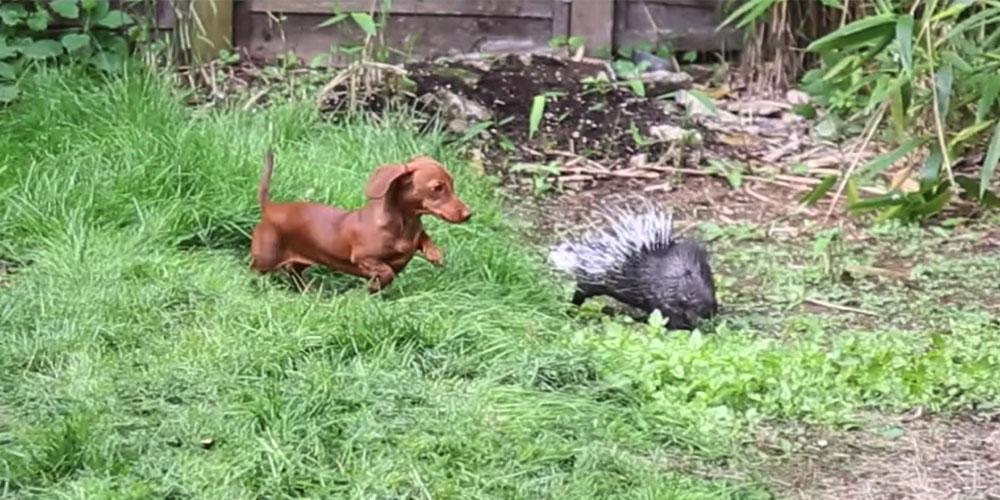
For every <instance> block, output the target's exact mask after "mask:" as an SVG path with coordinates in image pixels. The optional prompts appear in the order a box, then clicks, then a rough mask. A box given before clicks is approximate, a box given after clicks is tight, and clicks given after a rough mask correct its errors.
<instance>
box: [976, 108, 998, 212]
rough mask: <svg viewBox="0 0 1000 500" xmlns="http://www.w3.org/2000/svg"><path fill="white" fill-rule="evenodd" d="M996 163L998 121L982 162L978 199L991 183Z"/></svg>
mask: <svg viewBox="0 0 1000 500" xmlns="http://www.w3.org/2000/svg"><path fill="white" fill-rule="evenodd" d="M997 162H1000V120H998V121H997V126H996V128H994V129H993V139H992V140H990V147H989V149H987V150H986V160H985V161H984V162H983V172H982V174H981V175H980V178H979V197H980V198H982V197H983V196H984V195H985V194H986V191H987V190H988V189H989V188H990V184H991V183H992V182H993V174H994V173H996V169H997Z"/></svg>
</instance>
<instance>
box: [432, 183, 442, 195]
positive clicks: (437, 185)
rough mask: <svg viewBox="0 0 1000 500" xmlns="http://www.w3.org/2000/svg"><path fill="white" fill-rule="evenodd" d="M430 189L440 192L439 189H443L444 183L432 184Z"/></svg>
mask: <svg viewBox="0 0 1000 500" xmlns="http://www.w3.org/2000/svg"><path fill="white" fill-rule="evenodd" d="M431 189H432V190H433V191H434V192H435V193H440V192H441V190H442V189H444V184H435V185H434V187H432V188H431Z"/></svg>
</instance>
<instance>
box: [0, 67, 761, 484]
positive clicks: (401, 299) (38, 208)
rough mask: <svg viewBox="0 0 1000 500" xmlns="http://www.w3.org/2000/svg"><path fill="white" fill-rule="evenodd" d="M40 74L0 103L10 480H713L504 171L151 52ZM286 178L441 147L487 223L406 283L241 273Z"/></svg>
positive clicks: (297, 179) (458, 238) (3, 382)
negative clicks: (593, 346) (660, 413)
mask: <svg viewBox="0 0 1000 500" xmlns="http://www.w3.org/2000/svg"><path fill="white" fill-rule="evenodd" d="M31 78H32V79H31V80H30V81H28V82H26V85H24V88H25V89H26V92H25V94H26V95H25V96H24V98H23V99H22V100H21V101H20V102H18V103H17V104H16V105H13V106H10V107H7V108H4V109H2V110H0V194H2V198H0V258H4V259H6V260H11V261H20V262H29V261H30V264H28V265H24V266H22V267H20V268H19V269H18V270H17V271H16V272H14V273H9V274H4V275H0V496H4V495H11V496H12V497H15V498H213V499H222V498H234V499H235V498H304V497H308V498H347V497H356V498H463V499H468V498H525V499H529V498H530V499H534V498H608V497H615V496H617V497H630V498H720V497H729V496H733V495H738V496H744V495H752V494H754V492H755V491H758V490H757V489H755V487H749V486H745V485H744V486H734V485H730V484H727V483H725V482H721V481H714V482H713V481H703V480H699V479H695V478H692V477H688V476H685V475H684V474H681V473H678V472H673V470H674V468H673V464H672V463H670V462H667V461H663V460H657V459H655V458H654V457H655V456H656V455H657V453H658V452H657V450H659V449H661V448H663V447H664V446H669V445H671V443H673V442H674V441H675V439H674V436H672V435H671V429H670V427H669V425H666V426H664V425H662V424H661V425H659V426H653V425H651V423H650V422H648V421H647V420H646V419H645V417H644V416H643V415H642V413H641V409H640V405H639V404H638V402H637V401H636V399H635V397H634V395H633V394H632V393H630V392H629V391H627V390H624V389H618V388H614V387H611V386H610V385H609V384H608V383H606V382H604V381H602V378H601V377H599V376H598V375H597V371H598V370H597V367H595V366H594V363H593V361H592V360H591V359H590V358H589V357H588V356H587V355H586V354H584V353H583V349H574V348H572V347H570V343H569V342H568V341H567V339H568V338H569V337H570V336H571V335H572V333H573V332H574V331H575V330H576V329H578V327H579V325H575V324H574V323H573V320H571V319H570V318H569V317H568V316H567V314H566V308H565V296H564V294H563V293H562V291H561V290H560V289H559V288H557V285H556V282H555V281H554V280H552V279H550V277H549V275H548V274H547V273H546V272H545V270H544V267H543V266H542V263H541V260H540V258H539V257H538V255H537V253H538V252H537V251H532V250H531V249H530V248H528V247H527V246H526V245H525V244H523V243H521V242H520V239H519V236H518V235H517V232H516V230H515V229H514V225H513V224H512V223H511V222H510V221H509V220H508V216H507V215H505V214H504V213H503V212H502V211H501V210H500V208H499V203H498V202H497V199H496V198H495V196H494V187H493V185H491V183H490V182H489V181H488V180H486V179H485V178H483V177H481V176H480V175H478V174H477V173H476V172H475V171H473V170H472V169H470V168H469V167H468V166H467V165H466V164H465V163H463V162H462V161H459V160H458V159H457V158H456V155H455V152H454V151H453V150H452V149H449V148H448V147H443V146H442V141H443V137H442V136H439V135H435V134H433V133H432V134H425V135H419V134H417V133H416V132H415V131H414V129H413V127H411V126H409V125H408V123H407V121H406V118H405V117H404V116H400V117H398V118H394V117H391V116H387V117H385V123H383V124H381V125H378V126H376V125H372V124H368V123H364V122H361V121H358V122H354V123H348V124H344V123H330V122H327V121H324V120H323V119H321V117H319V116H318V114H317V113H316V112H315V111H314V110H313V107H312V106H311V105H310V104H309V103H303V104H290V105H277V106H274V107H272V108H269V109H266V110H263V111H256V112H252V113H247V112H235V111H234V112H220V111H212V112H207V111H199V110H192V109H187V108H185V107H184V106H183V105H182V100H181V98H180V97H177V96H174V95H172V94H171V92H170V90H169V87H168V86H166V85H164V84H162V83H161V82H160V80H158V79H157V78H155V77H151V76H148V75H145V74H141V73H139V72H134V73H131V74H129V75H128V76H127V77H124V78H122V79H117V80H112V81H110V82H95V81H92V80H87V79H85V78H83V77H81V76H80V75H78V74H76V73H73V72H71V71H68V70H67V71H57V72H46V73H42V74H39V75H37V76H34V77H31ZM268 146H273V147H274V148H275V149H276V151H277V162H276V168H275V174H274V182H273V185H272V196H273V198H275V199H278V200H282V199H294V198H309V199H314V200H320V201H325V202H331V203H335V204H338V205H342V206H352V207H353V206H357V205H358V204H360V203H361V202H362V191H363V184H364V182H365V180H366V179H367V177H368V175H369V174H370V172H371V170H372V169H373V168H375V167H376V166H378V165H380V164H384V163H389V162H398V161H400V160H404V159H406V158H408V157H409V156H411V155H413V154H417V153H420V154H430V155H433V156H435V157H437V158H439V159H440V160H442V161H443V162H444V163H446V164H447V165H449V166H450V168H451V170H452V171H453V173H454V175H455V177H456V186H457V190H458V192H459V193H460V195H461V196H462V197H463V198H465V199H466V200H467V202H468V203H469V205H470V206H471V207H472V209H473V210H474V211H475V214H476V215H475V217H474V218H473V219H472V221H471V223H469V224H467V225H462V226H450V225H446V224H444V223H442V222H440V221H437V220H431V221H429V223H428V226H429V232H430V234H431V235H432V236H433V237H434V238H435V239H436V241H437V242H438V243H439V245H440V246H441V247H442V249H443V250H444V252H445V260H446V266H445V267H444V268H443V269H436V268H433V267H432V266H430V265H429V264H427V263H426V261H423V260H422V259H420V258H419V257H418V258H417V259H415V260H414V262H413V263H412V264H411V265H410V267H409V268H408V269H407V270H406V272H405V273H404V274H403V275H402V277H401V278H400V279H399V280H397V281H396V282H395V283H394V284H393V286H392V288H391V290H390V291H388V292H387V293H385V294H384V295H383V296H374V297H373V296H370V295H368V294H367V293H366V292H365V291H364V288H363V286H361V283H360V282H359V281H357V280H354V279H346V278H343V277H338V276H336V275H332V274H324V273H316V275H315V276H316V278H317V285H318V286H319V289H317V290H314V291H312V292H309V293H306V294H298V293H295V292H293V291H291V290H290V289H289V288H288V287H287V286H286V284H285V283H284V282H282V281H281V280H279V279H273V278H260V277H257V276H255V275H254V274H253V273H251V272H250V270H249V269H248V255H247V251H248V245H249V237H248V233H249V231H250V230H251V229H252V227H253V224H254V223H255V221H256V217H257V214H258V207H257V206H256V186H257V181H258V175H259V171H260V166H261V159H262V155H263V152H264V151H265V149H266V148H267V147H268Z"/></svg>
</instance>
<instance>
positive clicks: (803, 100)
mask: <svg viewBox="0 0 1000 500" xmlns="http://www.w3.org/2000/svg"><path fill="white" fill-rule="evenodd" d="M785 100H786V101H788V103H789V104H791V105H793V106H797V105H801V104H809V102H810V101H811V100H812V99H810V98H809V94H807V93H805V92H803V91H801V90H795V89H791V90H789V91H788V92H785Z"/></svg>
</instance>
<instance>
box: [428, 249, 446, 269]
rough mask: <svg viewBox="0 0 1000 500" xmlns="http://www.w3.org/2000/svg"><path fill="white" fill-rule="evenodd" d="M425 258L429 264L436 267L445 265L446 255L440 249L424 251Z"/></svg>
mask: <svg viewBox="0 0 1000 500" xmlns="http://www.w3.org/2000/svg"><path fill="white" fill-rule="evenodd" d="M424 256H425V257H427V262H430V263H431V264H434V265H435V266H443V265H444V253H443V252H442V251H441V249H440V248H438V247H430V248H426V249H424Z"/></svg>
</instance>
